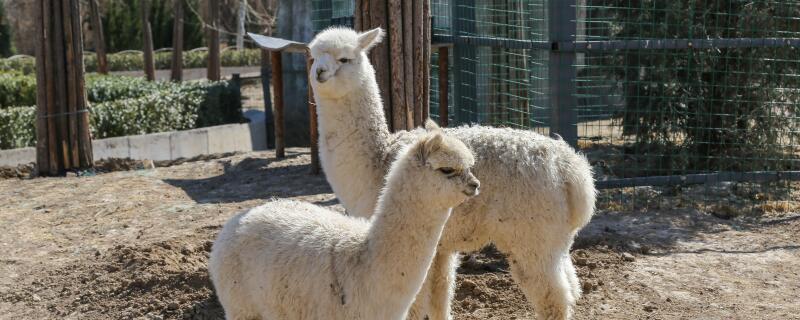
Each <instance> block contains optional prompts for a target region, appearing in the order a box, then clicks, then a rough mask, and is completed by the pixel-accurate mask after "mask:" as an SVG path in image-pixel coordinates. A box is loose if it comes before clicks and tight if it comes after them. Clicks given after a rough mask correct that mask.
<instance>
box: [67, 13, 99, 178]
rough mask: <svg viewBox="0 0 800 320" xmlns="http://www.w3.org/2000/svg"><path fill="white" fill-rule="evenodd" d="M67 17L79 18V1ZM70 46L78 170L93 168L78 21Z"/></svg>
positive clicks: (81, 36)
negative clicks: (72, 58)
mask: <svg viewBox="0 0 800 320" xmlns="http://www.w3.org/2000/svg"><path fill="white" fill-rule="evenodd" d="M70 9H71V11H70V12H69V15H70V16H71V17H73V18H75V17H80V16H81V7H80V1H78V0H73V1H70ZM72 34H73V36H72V45H71V46H68V49H69V50H71V51H72V52H73V53H74V54H73V57H74V60H73V61H74V63H72V64H70V65H69V67H70V68H69V69H70V71H71V78H70V81H72V82H73V83H74V85H75V87H74V91H73V92H72V94H74V95H75V102H76V104H75V107H74V108H73V109H74V110H75V112H76V114H74V115H72V116H73V117H74V118H76V119H75V121H76V122H77V133H76V135H75V136H76V137H77V140H78V141H77V147H78V152H77V155H78V163H77V164H76V166H77V167H78V168H89V167H92V166H94V159H93V154H92V153H93V150H92V137H91V133H90V130H91V126H90V121H89V110H88V103H87V100H86V83H85V81H84V68H83V35H82V29H81V21H80V19H75V20H73V21H72Z"/></svg>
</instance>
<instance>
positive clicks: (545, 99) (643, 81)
mask: <svg viewBox="0 0 800 320" xmlns="http://www.w3.org/2000/svg"><path fill="white" fill-rule="evenodd" d="M317 2H321V1H317ZM333 2H336V3H338V4H337V5H335V6H334V7H335V8H337V9H336V10H331V12H332V13H331V15H330V16H327V17H326V18H327V19H329V20H331V21H336V18H337V17H338V18H341V17H346V16H347V15H348V12H349V13H350V14H352V8H353V5H352V3H353V2H352V1H333ZM328 3H331V1H328ZM348 10H349V11H348ZM559 10H560V11H559ZM333 11H336V13H335V14H333ZM565 13H566V14H565ZM431 14H432V32H433V35H432V39H433V42H434V43H436V44H437V45H452V48H451V50H449V52H450V56H449V57H448V60H449V62H450V63H449V65H450V72H449V87H450V90H448V91H449V94H450V96H449V99H448V101H449V106H448V110H449V112H448V114H449V123H450V124H451V125H452V124H456V125H457V124H464V123H481V124H487V125H494V126H504V127H513V128H520V129H528V130H536V131H537V132H540V133H543V134H549V133H550V132H551V131H553V132H557V133H560V134H562V135H564V133H566V134H567V135H566V136H568V137H570V135H569V134H570V133H572V134H573V136H574V137H575V139H574V141H571V142H573V144H575V145H576V147H578V148H579V149H581V150H582V151H583V152H584V153H586V154H587V156H588V157H589V158H590V161H591V162H592V163H593V165H594V167H595V171H596V175H597V179H598V186H600V187H601V188H615V190H609V191H607V192H605V193H604V195H605V198H603V197H601V198H603V199H605V200H606V201H605V202H606V203H621V204H624V205H625V206H629V205H630V206H637V205H641V204H643V203H644V204H647V203H650V202H651V201H650V200H647V199H649V198H650V197H651V196H653V192H655V193H656V194H669V193H670V192H672V191H674V190H675V188H678V189H680V188H687V187H686V186H687V185H695V186H693V187H688V188H690V189H689V190H690V193H695V194H697V195H698V196H697V197H696V199H693V201H692V202H693V203H697V204H700V205H709V206H719V205H720V204H722V203H726V202H737V203H738V202H741V203H738V204H737V208H738V207H742V206H744V205H748V206H750V207H752V208H763V207H764V205H765V204H769V205H768V207H779V208H784V209H786V208H795V207H797V206H796V203H795V202H793V201H792V200H793V192H795V190H797V188H796V186H795V185H794V184H795V182H794V181H796V180H800V158H798V156H799V155H800V145H799V142H800V116H799V115H798V112H799V111H800V2H798V1H733V0H726V1H723V0H711V1H695V0H677V1H655V0H645V1H630V0H577V1H563V2H561V1H559V2H556V1H547V0H469V1H454V0H431ZM323 20H324V18H320V21H321V22H324V21H323ZM323 24H324V23H321V24H320V27H322V26H323ZM433 52H434V56H433V57H432V59H431V61H432V66H431V68H432V70H431V75H432V77H433V78H432V79H431V83H432V84H435V83H437V81H438V65H437V63H436V61H437V59H438V56H437V55H436V51H435V50H434V51H433ZM438 101H439V90H438V87H437V86H435V85H432V86H431V108H432V109H431V112H430V114H431V115H432V116H433V117H434V118H436V115H437V114H438V109H439V105H438ZM564 121H568V123H569V125H568V126H565V125H563V123H564ZM697 184H700V185H699V186H697ZM653 186H656V187H655V188H654V187H653ZM720 190H722V191H720ZM642 192H644V193H642ZM643 194H644V196H642V195H643ZM700 195H702V196H700ZM642 199H644V200H642Z"/></svg>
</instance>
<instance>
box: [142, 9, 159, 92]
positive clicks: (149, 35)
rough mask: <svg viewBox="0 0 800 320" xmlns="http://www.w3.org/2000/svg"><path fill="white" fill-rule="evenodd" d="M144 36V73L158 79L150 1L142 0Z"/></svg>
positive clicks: (148, 76) (152, 79) (151, 79)
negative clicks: (151, 27) (154, 59)
mask: <svg viewBox="0 0 800 320" xmlns="http://www.w3.org/2000/svg"><path fill="white" fill-rule="evenodd" d="M141 1H142V2H141V11H142V12H141V16H142V36H143V37H144V39H143V41H144V49H143V51H144V74H145V76H146V77H147V80H149V81H154V80H156V66H155V62H154V61H153V31H152V30H151V29H150V2H149V1H148V0H141Z"/></svg>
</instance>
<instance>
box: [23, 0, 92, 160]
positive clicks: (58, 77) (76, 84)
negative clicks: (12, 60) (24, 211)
mask: <svg viewBox="0 0 800 320" xmlns="http://www.w3.org/2000/svg"><path fill="white" fill-rule="evenodd" d="M36 6H37V7H36V8H37V13H36V15H37V16H36V17H35V18H38V19H37V21H38V22H37V31H36V35H35V37H36V40H37V41H38V45H37V48H36V51H37V52H36V64H37V65H36V81H37V86H36V88H37V103H36V105H37V120H36V126H37V142H36V146H37V148H36V150H37V156H36V158H37V163H38V165H39V173H40V174H41V175H58V174H60V173H61V172H62V171H63V170H72V169H78V168H88V167H91V166H92V147H91V136H90V134H89V114H88V110H87V107H86V93H85V91H84V87H85V84H84V78H83V46H82V43H83V37H82V35H81V22H80V20H79V19H77V18H76V17H80V0H58V1H54V0H37V2H36Z"/></svg>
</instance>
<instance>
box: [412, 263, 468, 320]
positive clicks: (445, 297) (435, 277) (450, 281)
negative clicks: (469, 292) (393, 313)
mask: <svg viewBox="0 0 800 320" xmlns="http://www.w3.org/2000/svg"><path fill="white" fill-rule="evenodd" d="M458 261H459V260H458V253H454V252H450V251H444V250H443V251H440V252H437V253H436V256H434V258H433V262H432V264H431V268H430V269H429V270H428V275H427V276H426V278H425V283H424V284H423V285H422V289H420V292H419V293H418V294H417V297H416V299H415V301H414V304H413V305H412V306H411V311H410V312H409V313H408V319H409V320H412V319H413V320H425V319H428V320H449V319H451V317H450V301H451V300H452V297H453V293H454V290H455V282H456V269H457V268H458Z"/></svg>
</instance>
